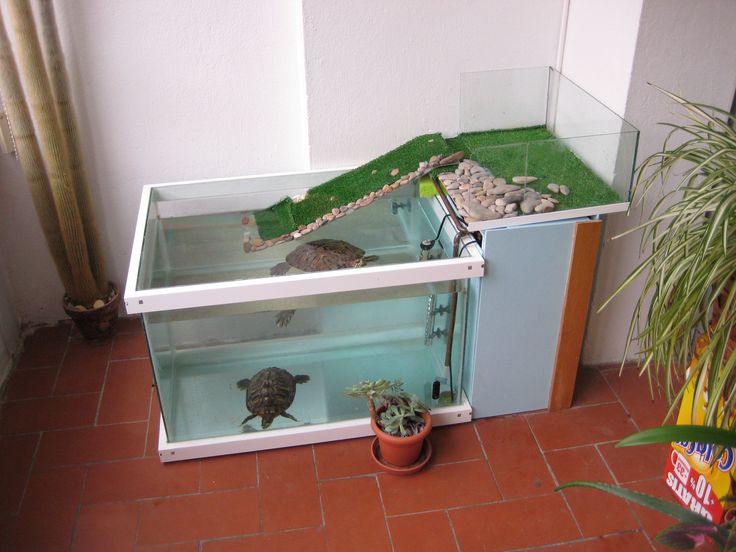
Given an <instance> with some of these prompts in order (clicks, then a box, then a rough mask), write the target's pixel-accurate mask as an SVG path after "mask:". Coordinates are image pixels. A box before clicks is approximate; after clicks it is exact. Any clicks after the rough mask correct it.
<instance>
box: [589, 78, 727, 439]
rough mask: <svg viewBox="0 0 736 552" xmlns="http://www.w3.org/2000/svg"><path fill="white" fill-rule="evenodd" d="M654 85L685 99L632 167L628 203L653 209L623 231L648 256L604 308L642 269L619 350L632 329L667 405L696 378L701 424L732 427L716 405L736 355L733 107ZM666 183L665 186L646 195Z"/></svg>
mask: <svg viewBox="0 0 736 552" xmlns="http://www.w3.org/2000/svg"><path fill="white" fill-rule="evenodd" d="M658 90H660V91H661V92H662V93H663V94H665V95H666V96H668V97H669V98H671V99H672V100H674V101H675V102H677V104H679V105H680V106H681V107H682V108H683V110H684V119H685V122H684V124H667V126H669V127H671V129H672V130H671V131H670V133H669V134H668V136H667V139H666V140H665V143H664V146H663V148H662V151H659V152H657V153H654V154H653V155H651V156H649V157H648V158H647V159H645V160H644V162H643V163H642V164H641V166H640V167H639V169H638V171H637V176H636V180H635V183H634V187H633V193H632V201H631V206H632V208H633V207H634V206H639V205H643V204H644V203H645V200H647V199H649V200H650V201H651V202H652V203H651V208H649V209H644V211H646V212H644V211H643V213H642V215H643V217H645V218H644V220H643V222H642V223H641V224H639V225H638V226H636V227H635V228H632V229H631V230H629V231H627V232H625V233H624V234H621V236H623V235H626V234H630V233H632V232H637V231H641V232H642V236H641V250H642V252H644V255H645V256H644V258H643V260H642V261H641V262H640V263H639V265H638V266H637V267H636V268H635V269H634V270H633V271H632V272H631V274H629V276H628V277H627V278H626V279H625V280H624V281H623V283H622V284H621V285H620V286H619V287H618V289H616V290H615V292H614V293H613V295H612V296H611V297H610V298H609V299H608V300H607V301H606V302H605V303H604V304H603V305H602V306H601V309H603V308H604V307H605V306H606V305H607V304H608V303H609V302H610V301H611V300H612V299H613V297H616V296H617V295H618V294H620V293H621V292H622V291H623V290H624V289H626V288H628V287H629V286H630V285H631V284H632V283H633V282H634V281H635V280H637V279H638V278H639V277H640V276H644V286H643V289H642V291H641V294H640V295H639V298H638V301H637V303H636V305H635V308H634V312H633V315H632V318H631V322H630V324H629V333H628V339H627V345H626V351H625V352H624V358H626V356H627V354H626V353H627V352H628V346H629V344H630V343H631V341H632V339H634V338H635V339H636V341H637V342H638V345H639V349H640V355H641V357H642V359H643V361H642V373H646V374H647V375H648V377H649V379H650V382H651V380H652V379H655V380H657V379H658V378H657V376H659V371H660V370H663V372H664V381H665V387H666V394H667V400H668V401H669V403H670V405H671V407H670V413H671V412H672V411H673V410H674V409H675V408H676V407H677V405H678V404H680V402H681V400H682V397H683V393H684V391H685V389H686V388H687V387H688V384H690V383H691V382H694V383H695V388H696V389H697V392H698V393H703V392H705V391H707V392H708V408H707V412H706V413H705V417H704V423H705V424H706V425H710V426H721V427H725V428H729V427H732V424H733V423H734V419H733V417H732V416H729V415H725V416H724V415H721V414H719V412H720V413H723V412H726V413H732V412H734V411H735V408H736V355H730V354H729V349H731V348H732V347H733V341H732V334H733V333H734V332H733V329H734V322H736V288H734V287H733V286H732V282H733V280H734V277H736V130H734V128H735V127H736V116H735V115H734V114H732V113H728V112H727V111H724V110H722V109H718V108H716V107H713V106H709V105H705V104H698V103H694V102H690V101H688V100H685V99H683V98H680V97H679V96H676V95H674V94H672V93H670V92H667V91H665V90H662V89H661V88H658ZM665 182H669V185H670V187H669V188H667V189H662V191H661V192H660V193H659V195H658V197H657V198H651V196H652V195H654V191H655V190H659V189H661V186H660V185H663V184H664V183H665ZM621 236H616V238H618V237H621ZM614 239H615V238H614ZM698 338H700V339H698ZM696 347H697V349H698V351H697V352H698V355H697V362H695V363H694V364H693V366H692V369H690V370H689V371H688V370H687V369H688V365H689V364H690V360H691V359H692V358H694V357H695V356H696V355H695V349H696ZM693 404H694V405H695V404H697V401H693ZM694 413H695V412H694V411H693V412H692V413H691V417H692V419H693V420H694V419H695V418H694Z"/></svg>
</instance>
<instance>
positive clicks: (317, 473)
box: [310, 445, 327, 531]
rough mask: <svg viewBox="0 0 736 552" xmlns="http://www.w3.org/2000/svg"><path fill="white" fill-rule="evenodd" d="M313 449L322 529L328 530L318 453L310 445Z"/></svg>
mask: <svg viewBox="0 0 736 552" xmlns="http://www.w3.org/2000/svg"><path fill="white" fill-rule="evenodd" d="M310 446H311V448H312V465H313V466H314V483H315V485H316V486H317V496H318V497H319V511H320V514H321V516H322V528H323V529H325V531H326V530H327V524H326V523H325V505H324V503H323V502H322V485H321V480H320V478H319V469H318V468H317V451H316V450H315V448H314V445H310Z"/></svg>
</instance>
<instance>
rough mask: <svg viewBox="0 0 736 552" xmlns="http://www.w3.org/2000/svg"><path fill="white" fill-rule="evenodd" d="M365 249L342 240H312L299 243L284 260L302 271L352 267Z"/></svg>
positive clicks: (361, 256)
mask: <svg viewBox="0 0 736 552" xmlns="http://www.w3.org/2000/svg"><path fill="white" fill-rule="evenodd" d="M364 256H365V251H363V250H362V249H361V248H360V247H356V246H354V245H353V244H351V243H348V242H346V241H343V240H330V239H324V240H314V241H310V242H307V243H305V244H302V245H300V246H299V247H297V248H296V249H294V251H292V252H291V253H289V254H288V255H287V256H286V262H287V263H288V264H289V265H291V266H293V267H294V268H298V269H299V270H303V271H304V272H321V271H323V270H337V269H340V268H353V267H355V266H357V265H358V264H359V261H361V260H362V259H363V258H364Z"/></svg>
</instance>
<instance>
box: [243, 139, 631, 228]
mask: <svg viewBox="0 0 736 552" xmlns="http://www.w3.org/2000/svg"><path fill="white" fill-rule="evenodd" d="M460 150H462V151H464V152H465V157H466V158H468V159H474V160H476V161H478V162H479V163H480V164H481V165H483V166H484V167H487V168H488V169H489V170H490V171H491V172H492V173H493V174H494V175H495V176H501V177H503V178H505V179H506V180H508V181H509V182H510V181H511V178H513V177H514V176H519V175H528V176H536V177H537V178H538V179H539V180H537V181H536V182H533V183H532V184H528V187H530V188H533V189H535V190H538V191H540V192H542V193H548V192H549V190H547V184H549V183H550V182H555V183H557V184H565V185H567V186H568V187H569V188H570V190H571V193H570V195H568V196H564V195H562V194H554V197H555V198H556V199H558V200H559V202H560V204H559V205H558V206H557V210H564V209H577V208H580V207H590V206H592V205H605V204H608V203H618V202H620V201H621V198H619V197H618V195H617V194H616V192H614V191H613V190H612V189H611V188H610V187H609V186H608V185H607V184H606V183H605V182H603V181H602V180H601V179H600V178H598V176H596V174H595V173H594V172H593V171H592V170H591V169H590V168H588V167H587V166H586V165H585V163H583V162H582V161H581V160H580V159H578V157H577V156H576V155H575V154H574V153H573V152H572V151H571V150H569V149H568V148H567V147H565V145H564V143H563V142H562V141H559V140H557V139H555V138H554V136H553V135H552V134H551V133H550V132H549V131H548V130H547V129H546V128H545V127H544V126H535V127H528V128H517V129H510V130H490V131H483V132H469V133H464V134H460V135H459V136H457V137H455V138H447V139H445V138H443V137H442V135H441V134H425V135H423V136H417V137H416V138H414V139H413V140H410V141H409V142H407V143H405V144H403V145H401V146H399V147H398V148H396V149H394V150H391V151H390V152H388V153H385V154H384V155H382V156H380V157H377V158H376V159H373V160H372V161H370V162H368V163H366V164H365V165H362V166H360V167H358V168H356V169H353V170H351V171H348V172H346V173H345V174H343V175H340V176H338V177H337V178H333V179H332V180H329V181H328V182H325V183H324V184H321V185H319V186H316V187H315V188H312V189H311V190H309V192H308V193H307V197H306V198H305V199H304V200H303V201H300V202H298V203H294V202H293V201H292V200H291V198H285V199H283V200H282V201H280V202H279V203H277V204H275V205H273V206H272V207H270V208H268V209H265V210H263V211H259V212H257V213H256V214H255V217H256V222H257V223H258V228H259V232H260V234H261V237H262V238H263V239H266V240H267V239H273V238H276V237H278V236H281V235H282V234H286V233H288V232H292V231H294V230H296V229H297V228H298V227H299V225H301V224H309V223H310V222H313V221H314V220H315V219H317V218H318V217H320V216H322V215H324V214H325V213H328V212H329V211H330V210H331V209H333V208H334V207H340V206H342V205H346V204H348V203H350V202H351V201H355V200H357V199H359V198H361V197H363V196H364V195H366V194H368V193H370V192H373V191H376V190H378V189H380V188H381V187H383V186H384V185H385V184H390V183H392V182H394V181H395V180H396V179H397V178H398V176H391V174H390V173H391V171H392V170H393V169H399V173H398V174H399V175H405V174H407V173H409V172H412V171H414V170H416V168H417V166H418V165H419V162H420V161H427V160H429V158H430V157H432V156H433V155H441V156H444V155H448V154H450V153H453V152H456V151H460ZM453 169H454V167H453V166H447V167H438V168H436V169H434V170H433V171H432V172H431V174H433V175H436V174H438V173H441V172H447V171H451V170H453ZM373 171H376V173H375V174H372V173H373Z"/></svg>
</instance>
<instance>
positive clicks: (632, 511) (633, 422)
mask: <svg viewBox="0 0 736 552" xmlns="http://www.w3.org/2000/svg"><path fill="white" fill-rule="evenodd" d="M624 368H626V366H624V365H621V366H620V367H618V368H616V367H612V368H608V369H606V370H605V371H606V372H613V371H614V370H616V371H617V372H618V377H619V378H620V377H621V374H623V370H624ZM603 372H604V371H603V370H599V373H600V374H601V377H602V378H603V381H604V382H605V383H606V385H607V386H608V388H609V389H610V390H611V393H613V396H614V397H616V401H617V402H618V403H619V405H620V406H621V408H622V409H623V411H624V412H625V413H626V415H627V416H628V418H629V420H631V423H632V424H634V427H635V428H636V430H637V431H640V429H641V428H640V427H639V424H638V423H637V421H636V420H635V419H634V416H633V414H632V413H631V412H630V411H629V409H628V408H626V405H625V404H624V401H623V399H622V398H621V396H620V395H619V394H618V393H617V392H616V389H614V388H613V386H612V385H611V383H610V382H609V381H608V378H607V377H606V374H604V373H603ZM619 440H620V439H619ZM616 442H618V441H616ZM595 448H596V450H597V451H598V454H599V455H600V456H601V457H603V454H602V453H601V452H600V450H598V446H597V444H596V447H595ZM603 462H604V464H605V466H606V467H607V468H608V469H609V471H610V473H611V476H612V477H613V480H614V481H615V482H616V484H618V485H620V483H619V482H618V478H617V477H616V474H614V473H613V470H612V469H611V468H610V466H609V465H608V462H607V461H606V459H605V458H603ZM625 505H626V508H628V510H629V512H631V515H633V516H634V519H635V520H636V522H637V523H638V524H639V529H640V532H641V534H642V535H643V536H644V539H645V540H646V541H647V543H649V546H650V547H651V549H652V550H656V546H655V545H654V542H652V539H651V538H650V536H649V533H648V532H647V531H646V529H645V528H644V523H643V522H642V520H641V517H640V516H639V514H638V513H637V512H636V511H635V510H634V509H633V508H631V507H630V506H629V503H628V501H626V502H625Z"/></svg>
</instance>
